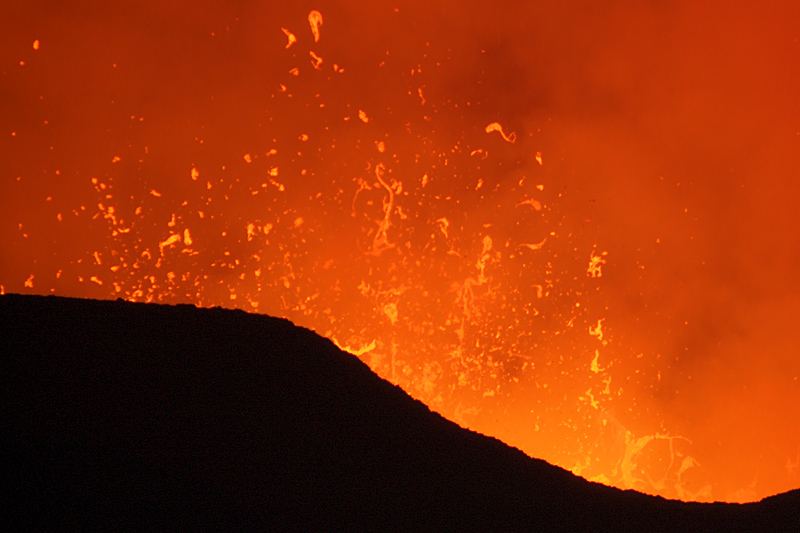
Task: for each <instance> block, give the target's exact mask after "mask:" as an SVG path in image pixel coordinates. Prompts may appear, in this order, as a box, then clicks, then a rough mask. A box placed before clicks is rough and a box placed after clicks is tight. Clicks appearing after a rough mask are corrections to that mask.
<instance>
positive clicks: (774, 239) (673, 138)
mask: <svg viewBox="0 0 800 533" xmlns="http://www.w3.org/2000/svg"><path fill="white" fill-rule="evenodd" d="M376 4H382V3H357V2H340V3H336V2H330V1H326V2H315V3H313V4H312V3H306V2H268V3H264V2H257V1H255V0H244V1H241V2H238V3H236V4H235V5H230V6H228V5H226V6H221V5H220V6H216V7H208V6H197V5H195V3H190V2H169V1H167V2H163V1H161V2H137V3H136V4H135V5H134V4H133V3H126V2H117V3H113V5H111V4H108V5H106V4H103V3H98V5H94V3H92V2H72V3H70V5H69V6H64V5H62V3H58V2H25V3H23V5H21V6H13V7H12V6H7V5H4V6H2V7H0V29H1V30H2V31H0V287H2V290H4V291H5V292H31V293H39V294H48V293H56V294H61V295H68V296H80V297H94V298H114V297H125V298H130V299H136V300H142V301H143V300H152V301H160V302H165V303H175V302H193V303H198V304H202V305H224V306H227V307H240V308H242V309H245V310H248V311H257V312H263V313H269V314H273V315H280V316H287V317H289V318H291V319H292V320H294V321H295V322H296V323H298V324H300V325H303V326H306V327H311V328H314V329H315V330H317V331H318V332H319V333H321V334H325V335H329V336H332V337H334V338H335V339H336V341H337V342H338V343H339V344H340V345H342V346H347V347H348V348H350V349H351V350H353V351H356V352H359V353H360V356H361V357H362V358H363V359H364V360H365V361H366V362H368V363H369V364H370V365H371V366H372V367H373V368H374V369H375V370H376V371H377V372H379V373H380V374H381V375H383V376H384V377H387V378H389V379H393V380H394V381H395V382H397V383H400V384H401V385H402V386H403V387H405V388H406V390H408V391H409V393H411V394H412V395H414V396H415V397H418V398H420V399H422V400H423V401H426V402H427V403H428V404H429V405H431V406H432V407H433V408H435V409H437V410H439V411H440V412H442V413H443V414H445V416H448V417H450V418H452V419H455V420H456V421H458V422H459V423H461V424H464V425H468V426H469V427H471V428H474V429H476V430H478V431H481V432H485V433H489V434H493V435H496V436H498V437H499V438H501V439H503V440H504V441H506V442H508V443H510V444H512V445H515V446H518V447H520V448H522V449H523V450H525V451H526V452H527V453H529V454H531V455H534V456H537V457H541V458H543V459H546V460H548V461H550V462H553V463H556V464H559V465H560V466H563V467H565V468H569V469H572V470H573V471H575V472H576V473H580V474H581V475H584V476H586V477H587V478H590V479H598V480H603V481H606V482H609V483H613V484H616V485H617V486H621V487H626V488H636V489H638V490H644V491H647V492H650V493H658V494H662V495H665V496H667V497H681V498H685V499H700V500H707V499H720V500H732V501H744V500H753V499H757V498H761V497H764V496H767V495H770V494H775V493H777V492H781V491H785V490H789V489H792V488H796V487H798V486H800V425H798V424H796V423H795V422H794V421H795V420H798V419H800V382H798V378H800V348H798V342H797V339H796V334H795V331H796V330H797V326H796V324H798V323H799V321H800V279H799V278H798V276H797V275H796V272H797V269H798V267H797V265H800V205H798V204H800V200H798V198H799V197H800V196H798V192H800V190H799V189H800V185H799V183H800V181H799V180H798V178H799V177H800V99H799V98H798V97H797V95H798V94H800V41H798V39H800V5H798V4H797V2H788V1H787V2H768V3H766V4H760V5H758V6H756V5H754V4H752V3H743V2H734V3H730V2H725V3H723V2H714V3H713V5H705V6H702V7H698V6H696V5H695V3H693V2H661V3H647V4H644V3H642V2H617V3H615V5H614V6H612V7H609V6H607V5H597V4H596V3H592V2H538V3H537V2H511V3H504V4H502V5H497V3H492V4H489V3H474V2H473V3H470V4H469V5H467V4H464V3H451V2H438V3H437V2H417V1H412V2H398V3H396V4H393V5H389V4H385V5H376ZM462 4H463V5H462ZM313 10H318V11H319V14H320V17H321V23H320V22H319V20H318V19H317V18H316V16H314V17H311V20H312V21H317V22H316V23H315V24H310V23H309V20H310V17H309V14H310V13H311V12H312V11H313ZM314 28H316V30H317V32H318V33H317V35H316V36H315V34H314V32H313V29H314ZM290 35H291V36H292V37H293V38H294V40H292V37H290ZM316 37H318V38H316ZM494 124H497V126H496V127H495V126H492V125H494ZM512 134H513V135H512ZM511 141H513V142H511ZM592 258H595V263H594V265H595V266H599V267H601V271H600V272H601V273H602V275H600V276H598V275H597V273H598V272H597V271H593V270H592V268H591V265H592ZM626 454H627V455H626Z"/></svg>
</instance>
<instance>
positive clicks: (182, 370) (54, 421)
mask: <svg viewBox="0 0 800 533" xmlns="http://www.w3.org/2000/svg"><path fill="white" fill-rule="evenodd" d="M0 349H2V358H1V361H2V362H1V363H0V379H1V380H2V386H3V404H4V410H3V411H4V413H3V417H2V427H0V431H1V432H2V439H3V447H4V450H3V469H4V474H3V475H4V485H5V486H6V488H7V489H11V490H10V494H11V498H10V500H8V501H6V502H5V503H4V504H3V508H4V509H6V511H5V512H4V513H0V514H2V516H3V520H6V521H10V522H11V523H10V524H8V525H9V526H13V527H14V529H17V528H18V527H19V526H23V527H27V528H34V527H36V528H41V527H47V528H49V529H86V528H107V529H153V528H166V529H170V530H174V529H186V530H196V529H226V530H227V529H242V528H246V529H267V530H276V529H277V530H293V531H299V530H310V531H319V530H335V531H343V530H360V531H363V530H384V531H386V530H403V531H412V530H416V531H441V530H460V531H465V530H472V531H524V530H528V531H545V530H560V531H580V530H590V531H622V530H629V531H673V530H686V531H692V530H697V531H699V530H702V531H714V530H717V531H737V530H738V531H745V530H752V531H770V530H800V491H794V492H792V493H787V494H784V495H780V496H778V497H775V498H771V499H768V500H765V501H764V502H762V503H759V504H748V505H725V504H713V505H707V504H684V503H680V502H674V501H667V500H664V499H661V498H654V497H650V496H645V495H642V494H639V493H636V492H632V491H624V492H623V491H620V490H617V489H613V488H608V487H604V486H602V485H598V484H594V483H588V482H586V481H584V480H582V479H580V478H577V477H575V476H573V475H572V474H570V473H569V472H567V471H565V470H563V469H560V468H557V467H554V466H551V465H549V464H547V463H546V462H544V461H540V460H536V459H531V458H529V457H527V456H526V455H524V454H523V453H522V452H520V451H519V450H517V449H514V448H510V447H508V446H506V445H504V444H503V443H501V442H499V441H497V440H496V439H492V438H488V437H485V436H482V435H479V434H476V433H473V432H470V431H467V430H464V429H462V428H460V427H458V426H457V425H455V424H453V423H451V422H449V421H447V420H445V419H443V418H442V417H441V416H439V415H437V414H435V413H432V412H430V411H429V410H428V408H427V407H426V406H425V405H423V404H422V403H420V402H417V401H415V400H413V399H411V398H410V397H409V396H408V395H406V394H405V393H404V392H403V391H402V390H401V389H399V388H398V387H395V386H393V385H391V384H389V383H387V382H385V381H383V380H381V379H380V378H378V377H377V376H376V375H375V374H373V373H372V372H371V371H370V370H369V368H368V367H367V366H366V365H364V364H363V363H362V362H361V361H359V360H358V359H357V358H356V357H354V356H352V355H350V354H347V353H344V352H342V351H340V350H339V349H338V348H336V346H335V345H333V344H332V343H331V342H330V341H328V340H326V339H323V338H321V337H319V336H317V335H316V334H314V333H312V332H310V331H308V330H305V329H302V328H298V327H295V326H293V325H292V324H291V323H290V322H288V321H286V320H280V319H275V318H270V317H267V316H259V315H249V314H246V313H244V312H241V311H228V310H222V309H197V308H195V307H192V306H159V305H148V304H132V303H127V302H122V301H117V302H100V301H91V300H76V299H68V298H56V297H39V296H19V295H5V296H0ZM7 494H9V493H8V492H7ZM5 529H6V530H9V529H8V527H6V528H5Z"/></svg>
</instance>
